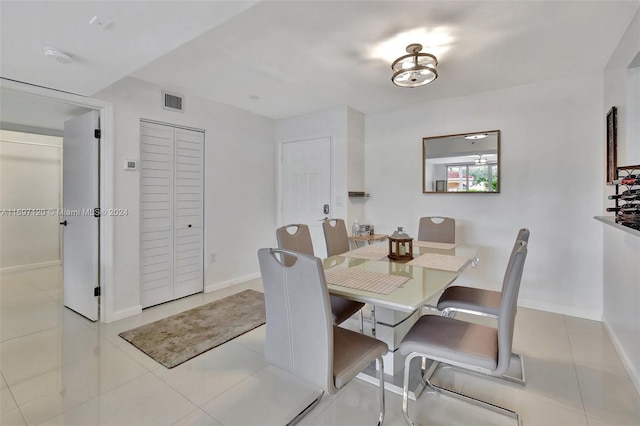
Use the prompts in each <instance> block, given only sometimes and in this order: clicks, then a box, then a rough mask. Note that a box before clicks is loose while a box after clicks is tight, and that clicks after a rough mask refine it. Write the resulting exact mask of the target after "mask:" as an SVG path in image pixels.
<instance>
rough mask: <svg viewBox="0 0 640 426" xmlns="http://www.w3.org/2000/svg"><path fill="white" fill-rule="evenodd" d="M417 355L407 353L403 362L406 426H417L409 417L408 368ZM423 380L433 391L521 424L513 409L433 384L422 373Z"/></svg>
mask: <svg viewBox="0 0 640 426" xmlns="http://www.w3.org/2000/svg"><path fill="white" fill-rule="evenodd" d="M417 356H422V355H421V354H419V353H417V352H413V353H410V354H409V355H407V358H406V360H405V363H404V383H403V389H402V417H403V419H404V421H405V423H406V424H407V425H408V426H417V425H416V424H415V423H413V422H412V420H411V419H410V418H409V369H410V364H411V360H412V359H413V358H415V357H417ZM423 360H424V357H423ZM423 362H424V361H423ZM423 380H424V383H425V384H426V386H427V387H429V388H430V389H431V390H433V391H435V392H438V393H441V394H443V395H447V396H450V397H452V398H456V399H460V400H462V401H465V402H468V403H471V404H474V405H477V406H479V407H482V408H486V409H489V410H491V411H494V412H497V413H499V414H503V415H506V416H508V417H512V418H514V419H515V420H516V422H517V424H518V426H520V425H521V420H520V415H519V414H518V413H516V412H515V411H511V410H509V409H507V408H504V407H500V406H499V405H494V404H491V403H489V402H486V401H482V400H480V399H476V398H473V397H470V396H468V395H463V394H461V393H458V392H455V391H452V390H449V389H445V388H443V387H440V386H437V385H434V384H433V383H431V381H430V380H429V377H428V375H424V376H423Z"/></svg>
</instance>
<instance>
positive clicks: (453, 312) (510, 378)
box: [440, 308, 527, 386]
mask: <svg viewBox="0 0 640 426" xmlns="http://www.w3.org/2000/svg"><path fill="white" fill-rule="evenodd" d="M456 312H467V313H470V314H472V315H473V314H477V313H474V312H475V311H466V310H461V309H455V308H447V309H444V310H443V311H442V312H441V313H440V316H443V317H447V318H453V317H454V316H455V315H456ZM481 316H487V317H491V318H495V317H493V316H492V315H481ZM511 357H512V358H513V357H515V358H518V361H519V362H520V377H513V376H507V375H506V374H505V375H504V376H499V377H496V379H501V380H505V381H507V382H511V383H517V384H519V385H522V386H525V385H526V384H527V382H526V379H525V377H524V357H523V356H522V354H519V353H516V352H512V353H511Z"/></svg>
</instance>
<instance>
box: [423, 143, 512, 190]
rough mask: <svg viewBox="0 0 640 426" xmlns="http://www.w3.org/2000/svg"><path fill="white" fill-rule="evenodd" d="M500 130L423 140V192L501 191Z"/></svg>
mask: <svg viewBox="0 0 640 426" xmlns="http://www.w3.org/2000/svg"><path fill="white" fill-rule="evenodd" d="M499 170H500V130H489V131H483V132H473V133H462V134H456V135H444V136H432V137H427V138H423V139H422V192H424V193H432V192H446V193H460V192H464V193H497V192H500V176H499Z"/></svg>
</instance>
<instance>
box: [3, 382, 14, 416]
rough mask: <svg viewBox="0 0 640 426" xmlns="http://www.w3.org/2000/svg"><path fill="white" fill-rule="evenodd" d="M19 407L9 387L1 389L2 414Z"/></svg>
mask: <svg viewBox="0 0 640 426" xmlns="http://www.w3.org/2000/svg"><path fill="white" fill-rule="evenodd" d="M17 408H18V405H17V404H16V401H15V399H14V398H13V395H12V394H11V391H10V390H9V388H2V389H0V414H6V413H9V412H10V411H14V410H16V409H17Z"/></svg>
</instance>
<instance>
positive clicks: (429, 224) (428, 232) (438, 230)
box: [418, 216, 456, 244]
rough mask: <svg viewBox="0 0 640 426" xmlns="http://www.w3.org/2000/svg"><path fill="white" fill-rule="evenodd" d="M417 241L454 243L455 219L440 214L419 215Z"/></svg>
mask: <svg viewBox="0 0 640 426" xmlns="http://www.w3.org/2000/svg"><path fill="white" fill-rule="evenodd" d="M418 241H431V242H434V243H451V244H454V243H455V242H456V220H455V219H453V218H450V217H440V216H427V217H421V218H420V224H419V226H418Z"/></svg>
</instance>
